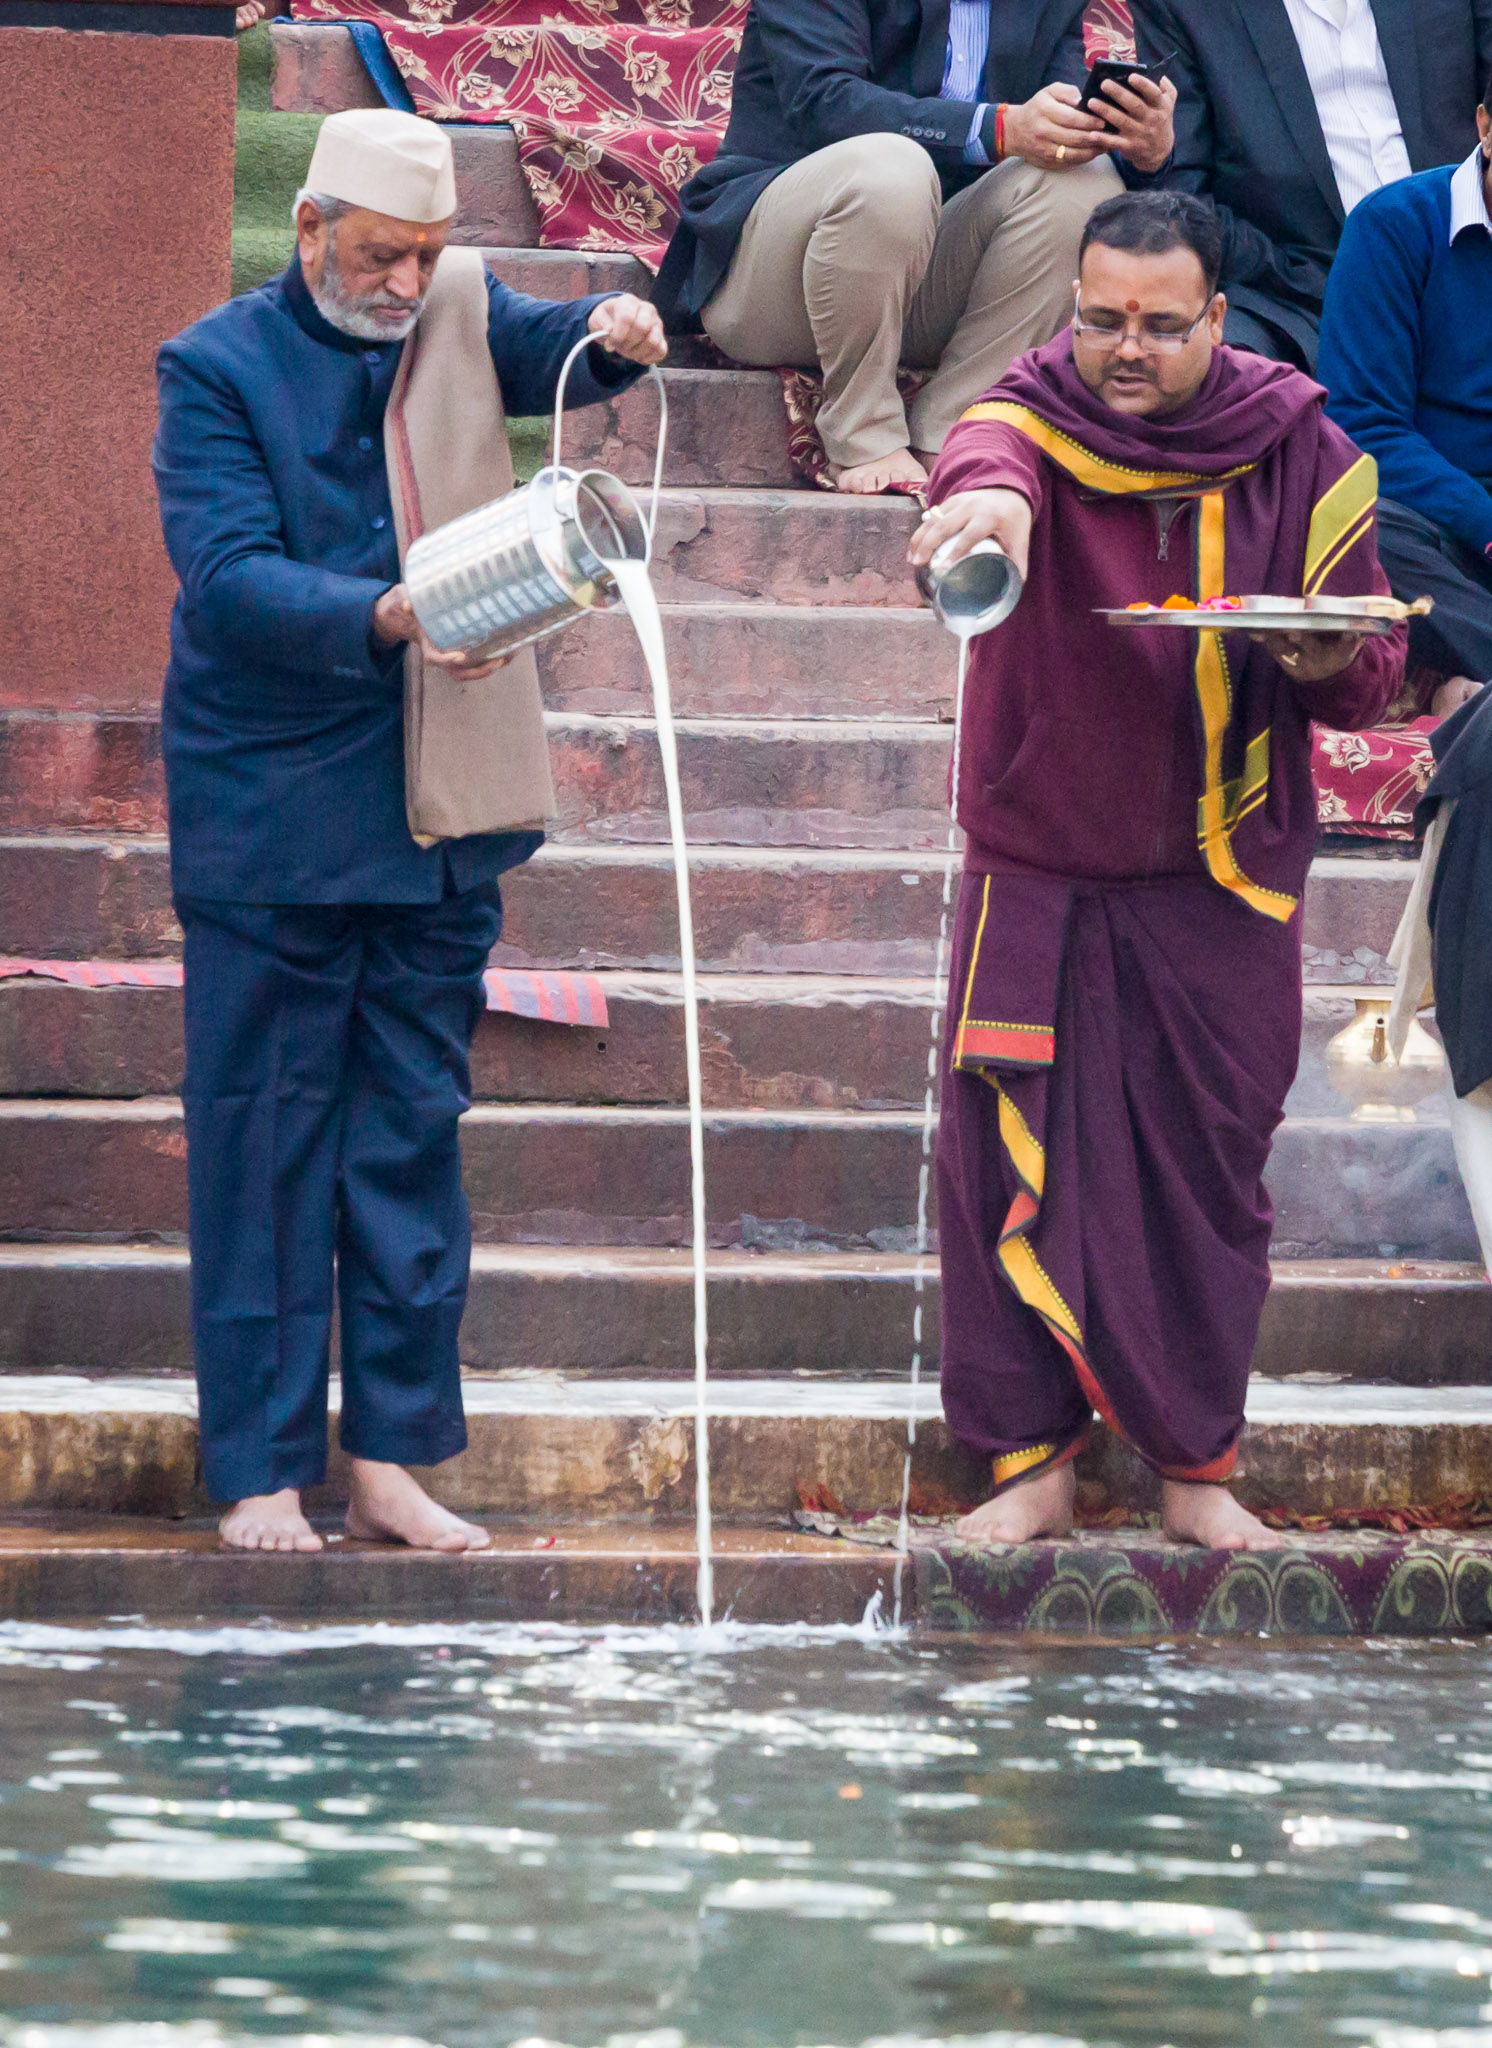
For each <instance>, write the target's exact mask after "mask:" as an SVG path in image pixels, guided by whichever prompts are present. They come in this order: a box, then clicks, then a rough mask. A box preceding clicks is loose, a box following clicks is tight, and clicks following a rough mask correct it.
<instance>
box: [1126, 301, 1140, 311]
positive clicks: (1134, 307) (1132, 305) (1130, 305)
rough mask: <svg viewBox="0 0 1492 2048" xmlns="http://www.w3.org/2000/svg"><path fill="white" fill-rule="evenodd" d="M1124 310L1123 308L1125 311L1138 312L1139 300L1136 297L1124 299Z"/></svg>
mask: <svg viewBox="0 0 1492 2048" xmlns="http://www.w3.org/2000/svg"><path fill="white" fill-rule="evenodd" d="M1124 310H1125V312H1126V313H1138V312H1139V310H1140V302H1139V300H1138V299H1126V300H1125V302H1124Z"/></svg>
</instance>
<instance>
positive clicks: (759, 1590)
mask: <svg viewBox="0 0 1492 2048" xmlns="http://www.w3.org/2000/svg"><path fill="white" fill-rule="evenodd" d="M319 1519H321V1521H322V1525H323V1527H324V1528H325V1529H326V1531H327V1534H328V1535H329V1536H330V1537H331V1538H332V1541H331V1542H330V1543H329V1544H328V1546H327V1548H326V1549H325V1550H323V1551H322V1552H321V1553H320V1554H319V1555H316V1556H311V1557H300V1558H291V1557H276V1556H265V1555H255V1556H250V1555H246V1554H244V1553H243V1552H231V1551H225V1550H224V1549H223V1548H222V1547H221V1546H220V1544H219V1542H218V1538H217V1531H216V1528H215V1527H213V1526H212V1525H211V1524H210V1523H205V1522H198V1523H197V1524H196V1525H194V1526H191V1525H184V1524H183V1523H181V1522H179V1521H172V1520H167V1519H145V1518H144V1517H130V1518H124V1517H111V1516H106V1515H95V1514H63V1515H45V1516H21V1517H12V1518H6V1519H5V1520H4V1521H0V1616H3V1617H4V1618H5V1619H6V1620H12V1621H27V1620H35V1621H62V1620H66V1619H74V1620H76V1619H80V1618H82V1617H84V1616H90V1617H96V1616H98V1615H108V1614H115V1615H117V1614H145V1615H148V1616H149V1617H150V1619H151V1620H152V1621H157V1620H160V1619H162V1618H164V1617H178V1618H180V1619H182V1620H188V1619H195V1620H202V1621H208V1622H211V1623H212V1624H214V1625H217V1624H220V1623H221V1622H222V1621H223V1620H224V1619H225V1618H228V1617H235V1616H242V1615H252V1616H255V1617H257V1616H260V1615H264V1614H272V1615H273V1616H274V1617H275V1618H276V1620H278V1621H282V1622H296V1621H305V1622H325V1621H327V1620H329V1619H332V1618H335V1619H336V1620H338V1621H349V1620H356V1619H359V1618H364V1617H365V1618H367V1619H368V1620H378V1621H389V1620H393V1619H395V1618H396V1617H401V1616H407V1617H410V1618H418V1619H421V1620H425V1621H435V1622H446V1621H449V1622H460V1621H504V1620H511V1621H516V1620H535V1621H569V1622H618V1621H627V1622H635V1623H648V1624H658V1623H664V1622H672V1623H684V1624H688V1623H691V1622H694V1621H696V1620H697V1619H698V1607H697V1605H696V1599H695V1581H696V1572H697V1569H698V1566H697V1554H696V1551H695V1547H694V1530H693V1526H692V1524H689V1525H685V1524H683V1523H679V1524H676V1525H669V1524H666V1523H656V1524H650V1525H649V1526H647V1527H645V1528H622V1527H618V1526H617V1525H616V1524H615V1523H607V1524H605V1525H604V1526H598V1527H593V1528H587V1527H584V1526H576V1525H574V1524H565V1523H559V1524H556V1525H554V1526H553V1527H552V1528H549V1529H546V1530H544V1531H542V1532H541V1531H539V1530H538V1528H537V1527H536V1526H534V1525H530V1524H510V1525H506V1526H504V1525H497V1526H495V1527H494V1530H493V1544H492V1548H491V1549H490V1550H486V1551H483V1552H481V1553H480V1554H479V1555H476V1556H471V1557H463V1558H460V1559H452V1558H448V1557H440V1556H438V1555H437V1554H436V1553H435V1552H433V1551H408V1550H398V1549H395V1548H392V1547H385V1546H383V1545H376V1544H366V1543H346V1542H344V1541H342V1540H341V1538H340V1535H339V1533H338V1532H339V1529H340V1519H339V1518H338V1517H336V1516H325V1517H321V1518H319ZM712 1557H713V1569H714V1578H715V1601H716V1608H717V1612H718V1613H719V1614H720V1615H722V1616H723V1615H726V1614H728V1615H729V1616H730V1617H731V1619H732V1620H733V1621H737V1622H779V1623H781V1622H798V1623H806V1624H808V1625H809V1626H812V1627H829V1626H834V1625H839V1626H844V1625H846V1624H849V1625H853V1624H855V1623H858V1622H861V1621H863V1620H864V1619H865V1615H866V1611H867V1609H868V1608H870V1607H871V1606H872V1604H873V1603H875V1602H876V1601H877V1600H878V1601H879V1607H878V1609H877V1611H878V1613H880V1614H881V1615H883V1616H884V1618H885V1619H887V1620H889V1619H890V1617H891V1615H892V1613H893V1611H894V1609H895V1605H896V1592H897V1577H898V1570H897V1567H898V1564H899V1563H900V1562H901V1560H900V1559H899V1557H898V1555H897V1553H895V1552H894V1551H889V1550H873V1549H867V1548H856V1547H855V1546H852V1545H850V1544H847V1543H841V1542H837V1541H835V1540H833V1539H831V1538H827V1537H820V1536H807V1535H802V1534H800V1533H798V1532H797V1531H795V1530H787V1529H763V1528H730V1527H726V1526H722V1525H720V1524H717V1525H716V1528H715V1534H714V1542H713V1545H712ZM297 1566H299V1567H300V1569H297ZM287 1567H288V1569H287ZM901 1577H902V1582H903V1583H902V1589H901V1590H902V1599H901V1606H902V1614H903V1618H904V1619H905V1620H907V1621H910V1620H911V1619H912V1601H913V1588H912V1580H911V1574H910V1573H909V1572H908V1571H906V1570H905V1567H903V1570H902V1573H901Z"/></svg>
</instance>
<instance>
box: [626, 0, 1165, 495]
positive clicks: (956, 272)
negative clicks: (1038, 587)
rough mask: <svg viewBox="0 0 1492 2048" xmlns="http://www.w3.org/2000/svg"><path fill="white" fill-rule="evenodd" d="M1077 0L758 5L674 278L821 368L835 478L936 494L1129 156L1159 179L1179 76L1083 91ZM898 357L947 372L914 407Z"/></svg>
mask: <svg viewBox="0 0 1492 2048" xmlns="http://www.w3.org/2000/svg"><path fill="white" fill-rule="evenodd" d="M1082 17H1083V0H752V6H751V11H750V14H749V15H748V17H747V21H746V31H745V36H744V39H743V41H742V44H741V56H740V61H739V63H738V64H737V67H736V73H735V88H734V96H733V99H732V105H731V117H730V125H729V127H728V128H727V129H726V133H725V140H724V142H723V143H722V145H721V149H720V153H719V155H718V156H717V157H716V158H715V160H714V162H713V163H711V164H709V165H707V166H706V167H705V169H704V170H702V171H701V172H699V174H698V175H697V176H696V177H694V178H693V179H691V181H690V182H689V184H688V185H686V186H685V188H684V191H683V194H682V196H681V209H682V221H681V225H680V228H679V231H678V234H677V235H676V236H675V238H674V242H673V245H672V247H671V248H670V250H669V254H668V257H667V259H666V261H665V263H664V267H663V271H662V273H661V274H660V277H659V286H658V292H657V294H656V300H657V303H658V305H659V307H660V310H662V311H663V313H664V316H665V318H668V317H669V315H670V314H672V313H674V312H676V311H679V310H682V311H683V312H684V313H685V314H686V315H698V316H699V318H700V319H701V321H702V324H703V326H704V328H705V331H706V333H707V334H709V336H710V337H711V339H712V340H713V341H715V342H717V343H718V344H719V346H720V347H721V348H722V349H724V350H725V352H726V354H727V355H730V356H733V357H734V358H735V359H736V360H737V361H738V362H745V363H761V364H766V365H775V364H787V363H792V364H796V365H798V366H799V367H800V368H803V369H812V368H814V367H819V368H821V369H822V371H823V374H824V404H823V408H822V410H821V411H820V413H819V418H818V428H819V435H820V438H821V439H822V441H823V444H824V451H825V453H826V455H827V456H828V459H829V472H830V475H831V477H832V478H833V479H834V481H835V482H836V484H837V485H838V488H839V489H840V490H842V491H859V492H878V491H884V490H887V489H896V488H901V489H906V488H909V487H915V486H917V485H920V484H925V483H926V481H927V474H928V463H927V461H926V460H924V459H921V458H924V457H930V456H932V455H935V454H936V453H937V451H938V449H939V448H941V447H942V445H943V436H944V435H945V434H946V433H947V431H948V429H949V428H950V427H951V426H952V425H953V423H954V421H955V420H956V419H957V418H958V417H959V415H960V414H961V413H962V412H963V411H964V409H965V407H966V406H968V405H970V404H971V403H972V402H973V400H974V399H975V398H977V397H978V395H979V393H980V392H981V391H984V390H986V389H987V388H988V387H989V385H991V384H992V383H994V382H995V380H996V379H997V378H998V377H1000V376H1001V375H1002V374H1003V372H1004V371H1005V369H1006V367H1007V365H1008V364H1009V363H1010V362H1011V361H1012V359H1013V358H1014V357H1016V356H1018V355H1020V354H1022V353H1023V352H1024V351H1025V350H1026V349H1028V348H1034V347H1037V346H1039V345H1040V344H1041V343H1042V342H1045V341H1049V340H1050V339H1051V338H1052V336H1053V335H1054V334H1056V333H1057V332H1058V330H1059V329H1060V328H1062V327H1063V326H1064V325H1065V324H1066V322H1067V320H1068V318H1069V317H1070V315H1071V312H1072V296H1073V278H1074V276H1075V275H1076V271H1077V249H1078V242H1079V239H1080V238H1081V235H1082V231H1083V227H1084V224H1085V222H1086V221H1087V218H1088V215H1089V214H1090V213H1091V212H1092V211H1093V208H1094V207H1095V206H1096V205H1098V203H1099V202H1100V200H1103V199H1107V198H1110V197H1112V196H1113V194H1114V193H1116V192H1118V191H1119V189H1120V183H1119V176H1118V173H1117V171H1116V170H1115V168H1114V165H1113V162H1112V160H1111V158H1112V156H1114V155H1117V156H1119V157H1122V158H1124V159H1126V160H1127V162H1128V163H1129V164H1130V165H1131V166H1133V167H1134V169H1135V170H1136V171H1137V172H1140V173H1153V172H1155V171H1158V170H1159V169H1160V168H1161V166H1162V165H1163V164H1164V163H1165V161H1166V159H1167V157H1168V156H1169V154H1170V149H1171V108H1172V105H1173V103H1174V98H1175V94H1174V92H1173V90H1172V88H1171V87H1170V86H1169V85H1157V84H1153V83H1151V82H1150V81H1149V80H1145V79H1135V80H1131V82H1130V86H1129V87H1123V86H1111V87H1110V88H1109V95H1110V98H1109V101H1108V109H1109V110H1108V114H1107V116H1106V118H1105V119H1104V120H1100V119H1098V118H1097V117H1096V116H1094V115H1092V114H1089V113H1085V112H1084V111H1082V109H1081V108H1080V106H1079V104H1078V102H1079V99H1080V97H1081V94H1080V90H1079V88H1080V87H1081V84H1082V82H1083V80H1084V78H1085V76H1086V71H1087V66H1086V61H1085V58H1084V52H1083V29H1082ZM898 362H904V363H906V364H908V365H910V366H911V367H913V368H915V369H923V370H929V371H931V372H932V375H931V377H930V378H929V380H928V381H927V383H926V384H925V385H924V386H923V387H922V389H921V391H920V392H919V393H918V396H917V399H916V402H915V404H914V405H913V407H912V412H911V418H910V421H909V420H908V417H907V413H906V409H905V408H904V407H903V404H902V401H901V399H900V397H899V395H898V393H897V388H896V371H897V365H898Z"/></svg>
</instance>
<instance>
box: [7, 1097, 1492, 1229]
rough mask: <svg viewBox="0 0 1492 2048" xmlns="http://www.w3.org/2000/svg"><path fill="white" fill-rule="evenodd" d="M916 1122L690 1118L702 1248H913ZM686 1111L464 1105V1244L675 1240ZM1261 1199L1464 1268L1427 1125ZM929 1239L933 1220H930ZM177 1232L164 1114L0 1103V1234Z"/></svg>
mask: <svg viewBox="0 0 1492 2048" xmlns="http://www.w3.org/2000/svg"><path fill="white" fill-rule="evenodd" d="M923 1138H924V1122H923V1117H922V1115H921V1113H920V1112H918V1111H911V1110H887V1111H864V1110H862V1111H848V1112H846V1111H842V1110H824V1109H796V1110H784V1109H771V1110H766V1109H740V1110H708V1111H707V1112H706V1123H705V1168H706V1182H707V1202H708V1213H709V1223H710V1240H711V1242H712V1244H716V1245H719V1246H722V1247H740V1248H744V1249H748V1250H762V1251H901V1252H909V1251H911V1250H913V1249H914V1248H915V1243H916V1228H917V1204H918V1182H919V1174H920V1168H921V1164H922V1159H923ZM688 1146H689V1136H688V1113H687V1111H685V1110H683V1109H672V1108H617V1107H591V1106H583V1107H574V1106H569V1105H564V1106H561V1105H554V1104H547V1103H524V1104H516V1105H515V1104H506V1103H480V1104H477V1105H476V1106H475V1107H474V1108H473V1109H471V1110H470V1111H469V1112H468V1114H467V1115H466V1117H465V1118H464V1119H463V1121H462V1137H461V1149H462V1159H463V1162H464V1167H465V1182H466V1192H467V1197H468V1200H469V1201H470V1204H471V1210H472V1229H473V1233H474V1236H475V1239H476V1241H477V1242H478V1243H480V1244H555V1245H574V1246H589V1247H595V1246H601V1245H626V1246H633V1247H637V1248H643V1247H649V1248H653V1247H670V1246H672V1247H681V1246H685V1245H687V1244H688V1242H689V1231H690V1222H689V1166H688ZM1265 1186H1266V1188H1267V1190H1268V1193H1269V1195H1270V1197H1271V1199H1272V1200H1273V1203H1274V1208H1275V1230H1274V1245H1275V1249H1276V1252H1277V1254H1278V1255H1279V1256H1280V1257H1286V1258H1288V1257H1292V1256H1296V1257H1310V1258H1371V1257H1374V1256H1377V1257H1401V1258H1431V1259H1452V1260H1456V1259H1468V1260H1469V1259H1474V1258H1475V1257H1476V1256H1477V1239H1476V1233H1475V1230H1474V1228H1473V1226H1472V1222H1471V1216H1470V1212H1469V1210H1468V1208H1467V1206H1466V1198H1465V1195H1464V1193H1463V1190H1462V1187H1461V1181H1460V1177H1459V1175H1458V1174H1457V1171H1456V1164H1455V1158H1454V1155H1453V1153H1452V1150H1451V1140H1450V1129H1449V1126H1448V1125H1447V1124H1444V1123H1417V1124H1397V1123H1395V1124H1388V1123H1383V1124H1378V1123H1354V1122H1351V1121H1349V1120H1347V1119H1345V1118H1331V1119H1327V1118H1319V1119H1318V1118H1303V1119H1299V1120H1293V1121H1287V1122H1285V1123H1284V1124H1283V1125H1282V1126H1281V1127H1280V1130H1279V1132H1278V1133H1277V1135H1276V1138H1275V1143H1274V1151H1273V1155H1272V1157H1271V1159H1270V1162H1269V1166H1268V1169H1267V1171H1266V1174H1265ZM930 1214H931V1217H932V1220H933V1224H934V1228H935V1226H936V1204H935V1203H934V1204H933V1205H932V1208H931V1211H930ZM185 1230H186V1138H185V1133H184V1128H183V1124H182V1119H181V1111H180V1106H179V1104H178V1103H176V1102H175V1101H173V1100H171V1099H170V1098H165V1097H143V1098H141V1099H139V1100H136V1101H109V1102H95V1101H88V1100H76V1099H74V1100H67V1099H58V1100H19V1099H11V1100H8V1101H0V1236H3V1237H6V1238H11V1239H24V1238H41V1239H45V1238H81V1239H98V1240H105V1241H107V1240H110V1239H129V1238H158V1239H170V1238H172V1237H174V1236H179V1235H181V1234H182V1233H184V1232H185Z"/></svg>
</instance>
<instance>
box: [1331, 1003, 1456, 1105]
mask: <svg viewBox="0 0 1492 2048" xmlns="http://www.w3.org/2000/svg"><path fill="white" fill-rule="evenodd" d="M1354 1002H1355V1006H1356V1010H1357V1015H1356V1016H1355V1017H1354V1019H1353V1020H1352V1022H1351V1023H1350V1024H1349V1025H1348V1026H1347V1027H1346V1029H1345V1030H1342V1031H1339V1032H1338V1033H1337V1035H1336V1037H1335V1038H1334V1039H1333V1040H1332V1041H1331V1043H1330V1045H1328V1046H1327V1048H1326V1078H1327V1080H1328V1081H1329V1082H1330V1083H1331V1085H1332V1087H1333V1088H1334V1089H1335V1090H1336V1092H1337V1094H1338V1095H1341V1096H1345V1098H1346V1099H1347V1101H1348V1102H1350V1103H1352V1104H1353V1110H1352V1117H1353V1121H1354V1122H1355V1123H1390V1124H1394V1123H1402V1124H1412V1123H1413V1122H1414V1120H1415V1117H1414V1105H1415V1103H1416V1102H1423V1101H1424V1099H1425V1097H1426V1096H1427V1095H1433V1094H1434V1093H1435V1092H1436V1090H1437V1089H1438V1088H1439V1087H1440V1085H1441V1083H1442V1081H1443V1079H1444V1076H1445V1054H1444V1053H1443V1052H1442V1051H1441V1049H1440V1047H1439V1046H1438V1045H1437V1044H1436V1042H1435V1040H1434V1039H1433V1038H1432V1037H1431V1036H1430V1034H1429V1032H1428V1031H1426V1029H1425V1027H1424V1025H1423V1024H1421V1023H1419V1022H1418V1021H1417V1020H1416V1021H1415V1022H1414V1023H1413V1024H1411V1025H1410V1027H1409V1037H1408V1040H1407V1041H1406V1043H1405V1046H1404V1051H1403V1054H1402V1055H1401V1057H1400V1058H1398V1059H1395V1058H1394V1056H1393V1052H1392V1050H1391V1049H1390V1047H1389V1042H1388V1013H1389V1009H1390V1007H1391V1005H1392V1003H1393V992H1392V990H1389V991H1387V992H1386V993H1384V994H1382V995H1371V996H1357V997H1355V998H1354Z"/></svg>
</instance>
